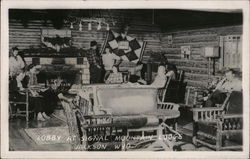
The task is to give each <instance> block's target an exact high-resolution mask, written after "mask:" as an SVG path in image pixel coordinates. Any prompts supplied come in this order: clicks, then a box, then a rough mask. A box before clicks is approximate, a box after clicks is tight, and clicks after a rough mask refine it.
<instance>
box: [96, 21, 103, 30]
mask: <svg viewBox="0 0 250 159" xmlns="http://www.w3.org/2000/svg"><path fill="white" fill-rule="evenodd" d="M101 28H102V26H101V22H99V24H98V26H97V30H101Z"/></svg>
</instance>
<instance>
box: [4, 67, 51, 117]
mask: <svg viewBox="0 0 250 159" xmlns="http://www.w3.org/2000/svg"><path fill="white" fill-rule="evenodd" d="M29 71H30V68H28V70H26V71H25V72H22V73H20V74H19V75H18V76H17V77H16V79H12V80H11V81H10V83H9V91H10V99H11V100H15V101H25V100H26V95H25V92H23V91H22V90H24V87H27V86H28V85H27V84H26V85H25V83H27V82H24V81H23V79H24V77H25V75H26V73H27V72H29ZM27 79H28V78H26V79H25V80H27ZM23 84H24V85H23ZM29 105H30V107H29V108H30V109H31V110H34V111H35V113H36V114H37V120H38V121H45V120H46V117H47V116H46V114H45V99H44V98H43V97H42V96H40V95H39V94H38V92H36V91H33V90H31V89H29Z"/></svg>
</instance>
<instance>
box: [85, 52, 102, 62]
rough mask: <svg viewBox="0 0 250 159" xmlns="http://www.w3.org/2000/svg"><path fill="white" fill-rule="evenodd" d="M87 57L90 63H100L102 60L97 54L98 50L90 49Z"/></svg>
mask: <svg viewBox="0 0 250 159" xmlns="http://www.w3.org/2000/svg"><path fill="white" fill-rule="evenodd" d="M86 57H87V59H88V62H89V64H90V65H100V64H99V63H100V60H99V58H98V56H97V54H96V50H94V49H89V50H88V51H87V53H86Z"/></svg>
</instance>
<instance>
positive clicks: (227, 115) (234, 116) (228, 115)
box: [219, 114, 243, 119]
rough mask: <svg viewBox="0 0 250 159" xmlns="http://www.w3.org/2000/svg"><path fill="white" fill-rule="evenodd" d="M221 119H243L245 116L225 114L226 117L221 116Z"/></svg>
mask: <svg viewBox="0 0 250 159" xmlns="http://www.w3.org/2000/svg"><path fill="white" fill-rule="evenodd" d="M219 118H222V119H230V118H243V115H242V114H224V115H220V116H219Z"/></svg>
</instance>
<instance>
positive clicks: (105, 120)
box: [58, 94, 115, 151]
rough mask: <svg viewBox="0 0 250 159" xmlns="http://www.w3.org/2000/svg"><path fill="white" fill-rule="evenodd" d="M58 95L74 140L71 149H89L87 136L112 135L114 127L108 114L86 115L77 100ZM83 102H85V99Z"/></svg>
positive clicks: (89, 142)
mask: <svg viewBox="0 0 250 159" xmlns="http://www.w3.org/2000/svg"><path fill="white" fill-rule="evenodd" d="M58 97H59V99H60V100H61V103H62V106H63V109H64V111H65V115H66V118H67V125H68V128H69V135H70V136H71V137H74V140H72V141H71V147H72V151H88V150H90V149H91V146H93V145H92V144H93V142H92V143H91V141H88V137H91V136H92V138H93V136H96V135H97V136H103V137H105V136H111V135H113V130H115V128H114V127H113V125H112V118H111V116H110V115H108V114H104V115H86V114H84V113H83V112H82V110H83V109H82V108H80V107H79V105H78V104H79V103H77V102H79V101H75V100H73V99H70V98H67V97H65V96H63V95H62V94H59V95H58ZM84 103H85V104H87V102H86V101H85V102H84ZM82 106H83V105H82ZM90 144H91V145H90Z"/></svg>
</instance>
